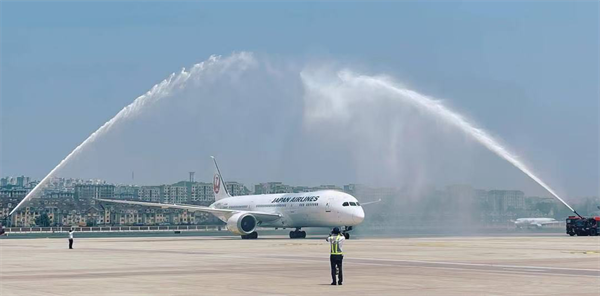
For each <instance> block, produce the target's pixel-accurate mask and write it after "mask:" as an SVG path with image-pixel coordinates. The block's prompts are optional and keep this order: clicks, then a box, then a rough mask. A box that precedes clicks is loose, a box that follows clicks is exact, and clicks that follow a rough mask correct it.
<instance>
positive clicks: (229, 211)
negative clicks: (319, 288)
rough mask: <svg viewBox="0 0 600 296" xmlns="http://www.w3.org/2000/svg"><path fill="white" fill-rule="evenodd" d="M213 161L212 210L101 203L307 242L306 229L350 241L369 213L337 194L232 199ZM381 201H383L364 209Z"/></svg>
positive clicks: (242, 232) (252, 234)
mask: <svg viewBox="0 0 600 296" xmlns="http://www.w3.org/2000/svg"><path fill="white" fill-rule="evenodd" d="M211 157H212V156H211ZM212 159H213V161H214V163H215V175H214V178H213V192H214V194H215V202H214V203H213V204H211V205H210V206H208V207H204V206H195V205H183V204H182V205H177V204H161V203H152V202H139V201H125V200H112V199H97V200H99V201H103V202H111V203H120V204H129V205H140V206H149V207H160V208H173V209H182V210H188V211H199V212H207V213H211V214H213V215H215V216H216V217H217V218H219V219H220V220H221V221H223V222H225V223H227V229H228V230H229V231H231V232H233V233H235V234H239V235H241V236H242V239H255V238H257V237H258V233H257V232H256V228H257V226H260V227H273V228H276V229H277V228H295V229H296V230H294V231H290V238H305V237H306V232H305V231H301V229H302V228H303V227H330V228H331V227H336V226H343V231H342V232H343V234H344V236H345V237H346V238H350V234H349V233H348V231H350V230H352V227H353V226H356V225H358V224H360V223H361V222H362V221H363V220H364V218H365V212H364V211H363V208H362V206H361V205H360V203H359V202H358V201H357V200H356V198H354V197H353V196H352V195H350V194H347V193H344V192H340V191H336V190H321V191H313V192H303V193H280V194H261V195H240V196H231V195H230V194H229V193H228V192H227V188H226V187H225V186H223V185H224V184H225V182H224V181H223V177H222V176H221V172H220V171H219V166H218V165H217V161H216V160H215V158H214V157H212ZM379 201H381V200H378V201H373V202H368V203H365V204H363V205H366V204H371V203H375V202H379Z"/></svg>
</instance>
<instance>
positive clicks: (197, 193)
mask: <svg viewBox="0 0 600 296" xmlns="http://www.w3.org/2000/svg"><path fill="white" fill-rule="evenodd" d="M190 199H191V202H192V203H212V202H213V201H215V194H214V193H213V184H212V183H198V182H195V183H193V184H192V185H191V186H190Z"/></svg>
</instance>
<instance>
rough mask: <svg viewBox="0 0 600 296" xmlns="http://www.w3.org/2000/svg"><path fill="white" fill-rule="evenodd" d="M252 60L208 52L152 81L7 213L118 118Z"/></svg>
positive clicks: (247, 56) (232, 71) (240, 68)
mask: <svg viewBox="0 0 600 296" xmlns="http://www.w3.org/2000/svg"><path fill="white" fill-rule="evenodd" d="M253 63H254V57H253V56H252V54H250V53H246V52H241V53H236V54H233V55H231V56H229V57H227V58H223V59H222V58H221V57H220V56H211V57H210V58H209V59H208V60H206V61H204V62H202V63H199V64H196V65H194V66H193V67H192V68H191V69H190V70H189V71H186V70H185V69H182V70H181V72H180V73H179V74H177V75H176V74H175V73H173V74H171V75H170V76H169V77H168V78H167V79H165V80H163V81H162V82H160V83H158V84H156V85H154V86H153V87H152V88H151V89H150V90H149V91H148V92H147V93H145V94H144V95H142V96H139V97H138V98H136V99H135V100H134V101H133V102H132V103H131V104H129V105H127V106H126V107H125V108H123V109H122V110H121V111H119V113H117V115H115V116H114V117H113V118H111V119H110V120H109V121H107V122H106V123H104V124H103V125H102V126H101V127H100V128H99V129H98V130H96V131H95V132H93V133H92V134H91V135H90V136H89V137H88V138H87V139H85V141H83V142H82V143H81V144H79V145H78V146H77V147H76V148H75V149H74V150H73V151H71V153H69V154H68V155H67V157H65V158H64V159H63V160H61V162H60V163H59V164H58V165H57V166H56V167H54V168H53V169H52V170H51V171H50V173H48V175H46V176H45V177H44V178H43V179H42V181H40V182H39V183H38V184H37V185H36V186H35V187H34V188H33V189H32V190H31V191H30V192H29V193H28V194H27V195H26V196H25V198H23V200H21V202H19V204H17V206H16V207H15V208H14V209H12V211H11V212H10V213H9V215H12V214H13V213H14V212H15V211H17V210H18V209H19V207H21V205H23V204H24V203H25V202H26V201H28V200H29V199H30V198H32V197H34V196H38V194H39V193H40V190H42V189H43V188H44V187H45V186H46V184H47V183H48V182H49V181H50V180H51V179H52V177H54V175H55V174H56V173H57V172H58V171H59V170H60V169H61V168H63V167H64V166H65V165H66V164H67V163H68V162H69V161H70V160H71V159H72V158H73V157H75V156H76V155H78V154H79V153H81V151H82V150H83V149H84V148H85V147H87V146H88V145H89V144H91V143H93V142H94V141H95V140H96V139H97V138H98V137H100V136H102V135H104V134H106V133H107V132H108V131H109V130H110V129H111V128H113V127H114V126H115V125H117V124H119V123H120V122H122V121H124V120H126V119H130V118H131V117H132V116H134V115H137V114H138V113H139V112H140V111H141V110H143V109H145V108H146V107H147V106H149V105H151V104H153V103H155V102H156V101H158V100H160V99H162V98H165V97H167V96H168V95H169V94H171V92H172V91H174V90H176V89H177V88H181V87H183V86H185V84H186V83H187V82H188V80H190V78H193V79H195V80H199V79H201V78H203V77H205V76H210V75H211V74H214V75H224V74H226V73H229V74H235V73H236V72H238V71H243V70H245V69H246V68H247V67H248V66H249V65H252V64H253Z"/></svg>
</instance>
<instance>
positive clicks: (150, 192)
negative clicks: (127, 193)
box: [138, 186, 161, 202]
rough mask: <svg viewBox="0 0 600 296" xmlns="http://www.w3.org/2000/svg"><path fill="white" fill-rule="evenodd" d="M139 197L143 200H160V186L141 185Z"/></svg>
mask: <svg viewBox="0 0 600 296" xmlns="http://www.w3.org/2000/svg"><path fill="white" fill-rule="evenodd" d="M138 198H139V199H141V200H142V201H149V202H160V200H161V199H160V186H141V187H140V188H139V190H138Z"/></svg>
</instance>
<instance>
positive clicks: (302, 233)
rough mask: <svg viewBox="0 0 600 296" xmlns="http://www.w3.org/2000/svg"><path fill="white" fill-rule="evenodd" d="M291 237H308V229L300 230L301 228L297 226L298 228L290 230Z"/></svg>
mask: <svg viewBox="0 0 600 296" xmlns="http://www.w3.org/2000/svg"><path fill="white" fill-rule="evenodd" d="M290 238H306V231H300V228H296V230H294V231H290Z"/></svg>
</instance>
